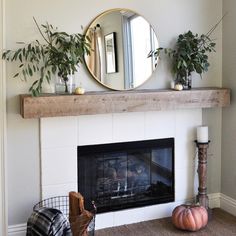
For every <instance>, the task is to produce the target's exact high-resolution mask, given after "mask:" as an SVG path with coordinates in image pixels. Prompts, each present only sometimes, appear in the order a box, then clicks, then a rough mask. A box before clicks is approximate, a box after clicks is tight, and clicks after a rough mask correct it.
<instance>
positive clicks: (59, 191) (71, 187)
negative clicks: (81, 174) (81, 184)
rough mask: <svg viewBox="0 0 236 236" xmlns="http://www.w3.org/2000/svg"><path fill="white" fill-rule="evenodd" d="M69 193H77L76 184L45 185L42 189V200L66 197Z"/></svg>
mask: <svg viewBox="0 0 236 236" xmlns="http://www.w3.org/2000/svg"><path fill="white" fill-rule="evenodd" d="M70 191H78V186H77V182H74V183H67V184H56V185H46V186H43V187H42V199H46V198H50V197H57V196H68V195H69V192H70Z"/></svg>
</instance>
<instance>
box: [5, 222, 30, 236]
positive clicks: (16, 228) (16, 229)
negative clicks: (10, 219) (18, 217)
mask: <svg viewBox="0 0 236 236" xmlns="http://www.w3.org/2000/svg"><path fill="white" fill-rule="evenodd" d="M25 235H26V224H19V225H10V226H9V227H8V236H25Z"/></svg>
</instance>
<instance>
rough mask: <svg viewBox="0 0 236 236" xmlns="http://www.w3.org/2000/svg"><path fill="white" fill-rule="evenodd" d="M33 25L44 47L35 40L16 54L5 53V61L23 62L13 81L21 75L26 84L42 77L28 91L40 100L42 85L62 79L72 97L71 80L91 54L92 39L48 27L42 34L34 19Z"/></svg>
mask: <svg viewBox="0 0 236 236" xmlns="http://www.w3.org/2000/svg"><path fill="white" fill-rule="evenodd" d="M34 22H35V24H36V26H37V28H38V30H39V32H40V34H41V36H42V38H43V40H44V43H40V42H39V40H35V41H34V42H32V43H30V44H25V45H24V47H22V48H19V49H17V50H6V51H5V52H4V53H3V54H2V58H3V59H5V60H7V61H19V62H20V65H19V71H18V72H17V73H16V74H15V75H14V77H18V76H20V75H21V76H23V78H24V80H26V79H27V78H28V77H32V76H33V75H35V74H38V75H39V78H38V79H36V80H35V81H34V82H33V84H32V85H31V87H30V88H29V91H30V92H31V93H32V95H33V96H38V95H39V94H40V93H41V92H42V84H43V82H48V83H50V81H51V79H52V75H55V76H58V77H60V78H61V80H62V81H63V83H64V85H63V87H64V93H71V92H72V91H71V89H70V88H69V80H70V76H71V75H73V74H74V73H75V72H76V71H77V70H78V66H79V64H80V63H82V62H83V57H84V55H85V54H87V55H89V54H90V49H91V47H90V39H89V38H88V37H87V36H85V35H82V34H79V33H77V34H67V33H66V32H59V31H57V28H54V27H53V26H52V25H50V24H48V23H46V24H45V25H41V28H42V30H41V28H40V27H39V25H38V23H37V22H36V20H35V18H34Z"/></svg>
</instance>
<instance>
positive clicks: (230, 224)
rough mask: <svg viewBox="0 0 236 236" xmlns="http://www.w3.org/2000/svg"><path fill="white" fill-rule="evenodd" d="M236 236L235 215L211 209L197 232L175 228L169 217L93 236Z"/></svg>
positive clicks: (99, 231)
mask: <svg viewBox="0 0 236 236" xmlns="http://www.w3.org/2000/svg"><path fill="white" fill-rule="evenodd" d="M159 235H160V236H174V235H178V236H179V235H190V236H211V235H212V236H236V217H234V216H232V215H230V214H228V213H226V212H224V211H222V210H221V209H218V208H216V209H213V214H212V219H211V220H210V221H209V222H208V225H207V226H206V227H205V228H204V229H202V230H200V231H198V232H186V231H181V230H178V229H176V228H175V227H174V226H173V224H172V222H171V218H164V219H159V220H152V221H146V222H141V223H136V224H130V225H124V226H119V227H113V228H107V229H101V230H97V231H96V232H95V236H159Z"/></svg>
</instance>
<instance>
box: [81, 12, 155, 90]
mask: <svg viewBox="0 0 236 236" xmlns="http://www.w3.org/2000/svg"><path fill="white" fill-rule="evenodd" d="M86 35H87V36H89V37H90V39H91V45H92V51H91V54H90V55H89V56H85V63H86V66H87V68H88V70H89V72H90V73H91V75H92V76H93V77H94V78H95V79H96V80H97V81H98V82H99V83H101V84H102V85H104V86H106V87H108V88H110V89H114V90H129V89H133V88H136V87H138V86H140V85H141V84H143V83H144V82H145V81H146V80H147V79H148V78H149V77H150V76H151V75H152V73H153V71H154V70H155V69H156V66H157V61H156V60H155V58H154V57H152V56H151V57H149V56H148V54H149V53H150V51H152V50H154V49H156V48H158V41H157V37H156V34H155V32H154V30H153V28H152V26H151V25H150V24H149V23H148V22H147V21H146V20H145V19H144V18H143V17H142V16H140V15H139V14H137V13H135V12H133V11H131V10H127V9H113V10H109V11H106V12H104V13H103V14H101V15H99V16H98V17H97V18H96V19H95V20H94V21H93V22H92V23H91V24H90V25H89V27H88V29H87V31H86Z"/></svg>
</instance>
